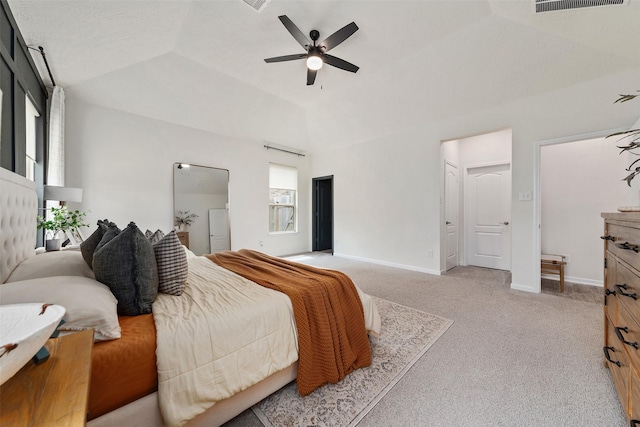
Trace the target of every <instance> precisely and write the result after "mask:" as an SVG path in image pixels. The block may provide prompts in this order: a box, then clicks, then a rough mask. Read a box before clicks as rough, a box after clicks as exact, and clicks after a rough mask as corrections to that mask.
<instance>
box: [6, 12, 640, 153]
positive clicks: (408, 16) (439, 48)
mask: <svg viewBox="0 0 640 427" xmlns="http://www.w3.org/2000/svg"><path fill="white" fill-rule="evenodd" d="M533 1H534V0H503V1H498V0H471V1H464V0H422V1H420V0H414V1H401V0H392V1H382V0H373V1H370V0H346V1H325V0H299V1H287V0H271V1H270V2H269V3H268V4H267V5H266V6H265V7H264V8H263V9H262V11H261V12H259V13H258V12H256V11H255V10H253V9H252V8H250V7H249V6H247V5H246V4H245V3H243V1H242V0H208V1H195V0H179V1H160V0H156V1H144V0H139V1H115V0H106V1H101V0H92V1H86V0H73V1H69V0H50V1H41V0H32V1H29V0H10V1H9V5H10V8H11V10H12V13H13V15H14V17H15V19H16V21H17V23H18V26H19V28H20V29H21V32H22V34H23V37H24V39H25V41H26V42H27V44H28V45H30V46H43V47H44V48H45V52H46V54H47V59H48V61H49V64H50V66H51V68H52V72H53V74H54V78H55V79H56V83H57V84H59V85H60V86H62V87H63V88H64V89H65V92H66V94H67V98H69V99H78V100H81V101H85V102H90V103H93V104H97V105H101V106H104V107H107V108H113V109H117V110H122V111H125V112H129V113H133V114H138V115H142V116H146V117H150V118H154V119H158V120H164V121H168V122H172V123H176V124H179V125H184V126H189V127H192V128H196V129H202V130H206V131H209V132H213V133H217V134H221V135H226V136H230V137H233V138H238V139H246V140H250V141H259V142H264V141H267V142H272V143H276V144H280V145H285V146H290V147H294V148H297V149H300V150H305V151H314V150H319V149H331V148H335V147H339V146H343V145H348V144H353V143H358V142H363V141H367V140H370V139H373V138H375V137H376V136H378V135H384V134H391V133H394V132H399V131H401V130H403V129H407V128H411V127H413V126H417V125H418V124H420V123H424V122H425V121H428V120H440V119H444V118H447V117H451V116H458V115H462V114H467V113H471V112H473V111H477V110H480V109H483V108H489V107H491V106H496V105H500V104H504V103H507V102H511V101H514V100H517V99H522V98H526V97H531V96H535V95H537V94H541V93H544V92H548V91H553V90H556V89H559V88H561V87H564V86H567V85H570V84H575V83H579V82H583V81H589V80H592V79H597V78H600V77H603V76H606V75H610V74H614V73H617V72H620V71H625V70H630V69H636V68H639V67H640V32H639V31H637V29H638V25H639V22H640V0H629V3H628V4H627V5H624V6H613V7H597V8H589V9H577V10H572V11H563V12H552V13H545V14H534V13H533V5H532V2H533ZM283 14H285V15H287V16H288V17H289V18H290V19H291V20H292V21H293V22H294V23H295V24H296V25H297V26H298V27H299V28H300V29H301V30H302V32H304V33H305V34H308V32H309V31H310V30H312V29H316V30H318V31H319V32H320V40H323V39H324V38H325V37H327V36H329V35H330V34H331V33H333V32H334V31H336V30H338V29H339V28H341V27H343V26H344V25H346V24H348V23H350V22H351V21H355V22H356V24H357V25H358V26H359V28H360V29H359V31H357V32H356V33H355V34H354V35H353V36H351V37H350V38H349V39H348V40H347V41H345V42H344V43H342V44H341V45H339V46H338V47H336V48H335V49H334V50H332V51H331V53H332V54H333V55H335V56H338V57H340V58H342V59H345V60H347V61H349V62H352V63H354V64H356V65H358V66H359V67H360V70H359V71H358V73H356V74H353V73H348V72H345V71H342V70H339V69H336V68H333V67H330V66H325V67H323V68H322V70H321V71H320V72H319V74H318V78H317V79H316V84H315V85H314V86H306V69H305V64H304V61H291V62H283V63H273V64H267V63H265V62H264V61H263V59H264V58H268V57H274V56H280V55H287V54H293V53H302V52H303V50H302V48H301V47H300V46H299V45H298V43H297V42H296V41H295V39H294V38H293V37H292V36H291V35H290V34H289V33H288V32H287V30H286V29H285V28H284V26H283V25H282V24H281V22H280V21H279V20H278V18H277V17H278V15H283ZM32 54H33V53H32ZM38 55H39V54H38V53H37V52H35V55H34V61H35V63H36V64H37V65H38V66H39V67H40V71H41V75H42V76H43V80H44V81H45V83H47V84H49V83H50V82H49V79H48V76H47V73H46V71H45V70H44V68H43V66H42V60H41V58H40V57H39V56H38Z"/></svg>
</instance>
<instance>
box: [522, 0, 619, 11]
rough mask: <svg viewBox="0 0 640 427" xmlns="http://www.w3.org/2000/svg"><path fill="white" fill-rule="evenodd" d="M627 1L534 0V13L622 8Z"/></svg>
mask: <svg viewBox="0 0 640 427" xmlns="http://www.w3.org/2000/svg"><path fill="white" fill-rule="evenodd" d="M628 2H629V0H535V6H536V11H535V13H543V12H557V11H559V10H570V9H581V8H584V7H597V6H623V5H626V4H627V3H628Z"/></svg>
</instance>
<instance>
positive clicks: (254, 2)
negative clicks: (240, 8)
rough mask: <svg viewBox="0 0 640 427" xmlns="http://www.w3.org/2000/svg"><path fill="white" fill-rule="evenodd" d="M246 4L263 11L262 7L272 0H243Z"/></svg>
mask: <svg viewBox="0 0 640 427" xmlns="http://www.w3.org/2000/svg"><path fill="white" fill-rule="evenodd" d="M242 1H243V2H244V3H245V4H248V5H249V6H251V9H253V10H255V11H256V12H261V11H262V9H264V7H265V6H266V5H267V3H269V1H270V0H242Z"/></svg>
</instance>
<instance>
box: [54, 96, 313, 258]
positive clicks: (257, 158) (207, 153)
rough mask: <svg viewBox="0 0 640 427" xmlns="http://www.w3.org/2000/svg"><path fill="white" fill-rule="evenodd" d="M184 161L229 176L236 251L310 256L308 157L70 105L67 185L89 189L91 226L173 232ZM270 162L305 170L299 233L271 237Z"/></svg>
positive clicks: (69, 101) (85, 105)
mask: <svg viewBox="0 0 640 427" xmlns="http://www.w3.org/2000/svg"><path fill="white" fill-rule="evenodd" d="M176 161H181V162H189V163H193V164H198V165H202V166H212V167H217V168H222V169H228V170H229V198H230V217H231V220H230V226H231V244H232V249H240V248H252V249H257V250H261V251H263V252H266V253H269V254H273V255H285V254H292V253H299V252H304V251H307V250H310V247H311V246H310V245H311V237H310V225H309V224H310V212H309V207H310V206H311V202H310V191H311V183H310V181H311V178H310V176H309V172H308V169H309V158H308V157H298V156H294V155H290V154H286V153H282V152H278V151H275V150H266V149H265V148H264V147H263V146H262V143H260V142H255V141H242V140H237V139H233V138H229V137H225V136H221V135H216V134H213V133H209V132H205V131H201V130H195V129H191V128H187V127H183V126H179V125H175V124H171V123H167V122H163V121H159V120H154V119H149V118H145V117H141V116H137V115H134V114H130V113H125V112H122V111H116V110H111V109H107V108H103V107H98V106H95V105H92V104H88V103H84V102H80V101H77V100H74V99H70V98H67V102H66V162H67V169H66V174H67V175H66V184H67V185H69V186H78V187H82V188H83V190H84V193H83V201H82V204H81V205H80V206H81V207H82V209H85V210H89V211H90V213H89V214H88V216H87V217H88V222H90V223H91V224H95V223H96V221H97V220H98V219H99V218H109V219H110V220H111V221H114V222H115V223H116V224H118V225H119V226H120V227H125V226H126V225H127V223H128V222H129V221H134V222H136V224H137V225H138V227H139V228H140V229H142V230H143V231H144V230H145V229H147V228H149V229H151V230H155V229H157V228H160V229H162V230H164V231H165V232H166V231H168V230H171V229H172V228H173V172H172V171H173V163H174V162H176ZM269 162H274V163H279V164H284V165H290V166H295V167H297V168H298V178H299V185H300V186H299V203H300V205H299V206H300V214H299V218H300V222H299V228H298V230H299V232H298V233H295V234H287V235H278V236H270V235H269V234H268V221H269V211H268V200H269V197H268V196H269V191H268V185H269V179H268V177H269ZM94 228H95V227H91V229H90V230H89V229H85V230H83V234H85V235H88V234H89V233H91V232H92V231H93V229H94ZM260 242H263V244H264V246H260Z"/></svg>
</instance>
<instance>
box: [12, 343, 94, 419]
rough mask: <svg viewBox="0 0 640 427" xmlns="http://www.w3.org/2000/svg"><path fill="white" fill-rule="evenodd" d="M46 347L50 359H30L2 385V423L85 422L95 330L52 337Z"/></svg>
mask: <svg viewBox="0 0 640 427" xmlns="http://www.w3.org/2000/svg"><path fill="white" fill-rule="evenodd" d="M46 347H47V350H49V353H50V354H51V355H50V356H49V359H47V360H46V361H44V362H42V363H41V364H40V365H36V364H35V363H33V362H32V361H29V362H28V363H27V364H26V365H25V366H24V367H23V368H22V369H21V370H20V371H19V372H18V373H17V374H15V375H14V376H13V377H12V378H11V379H9V381H7V382H6V383H4V384H2V386H1V387H0V425H3V426H52V425H56V426H83V425H85V424H86V419H87V403H88V400H89V380H90V379H91V351H92V349H93V331H92V330H90V331H82V332H76V333H73V334H70V335H65V336H63V337H58V338H52V339H50V340H48V341H47V343H46Z"/></svg>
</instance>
